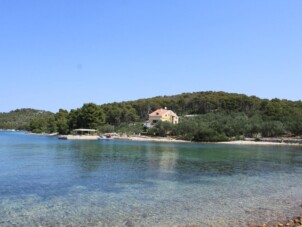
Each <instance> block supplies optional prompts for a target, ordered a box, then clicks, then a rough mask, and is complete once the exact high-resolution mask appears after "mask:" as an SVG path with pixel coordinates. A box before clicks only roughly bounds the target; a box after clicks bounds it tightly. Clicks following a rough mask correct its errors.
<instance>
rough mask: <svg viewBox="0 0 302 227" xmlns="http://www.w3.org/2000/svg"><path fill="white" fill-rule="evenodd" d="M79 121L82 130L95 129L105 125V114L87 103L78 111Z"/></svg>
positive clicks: (97, 107) (94, 105) (99, 108)
mask: <svg viewBox="0 0 302 227" xmlns="http://www.w3.org/2000/svg"><path fill="white" fill-rule="evenodd" d="M79 119H80V121H79V123H80V125H81V127H82V128H90V129H96V128H98V127H100V126H101V125H103V124H104V123H105V113H104V111H103V109H102V108H101V107H100V106H98V105H96V104H94V103H87V104H84V105H83V106H82V108H81V109H80V113H79Z"/></svg>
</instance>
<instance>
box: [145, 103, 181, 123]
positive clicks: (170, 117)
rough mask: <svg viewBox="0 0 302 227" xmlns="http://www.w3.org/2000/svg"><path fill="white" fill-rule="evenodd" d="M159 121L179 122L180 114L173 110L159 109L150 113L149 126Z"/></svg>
mask: <svg viewBox="0 0 302 227" xmlns="http://www.w3.org/2000/svg"><path fill="white" fill-rule="evenodd" d="M159 121H168V122H170V123H172V124H178V116H177V115H176V113H174V112H173V111H172V110H167V108H166V107H165V109H157V110H155V111H154V112H152V113H150V114H149V120H148V122H147V124H146V125H147V127H148V126H149V127H152V126H153V125H155V124H156V123H157V122H159Z"/></svg>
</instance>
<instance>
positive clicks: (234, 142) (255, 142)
mask: <svg viewBox="0 0 302 227" xmlns="http://www.w3.org/2000/svg"><path fill="white" fill-rule="evenodd" d="M217 144H232V145H265V146H302V144H301V143H286V142H269V141H249V140H234V141H225V142H217Z"/></svg>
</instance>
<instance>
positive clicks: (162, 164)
mask: <svg viewBox="0 0 302 227" xmlns="http://www.w3.org/2000/svg"><path fill="white" fill-rule="evenodd" d="M301 205H302V147H301V146H247V145H225V144H202V143H160V142H135V141H123V140H99V141H71V140H58V139H57V138H56V137H47V136H40V135H31V134H28V133H25V132H7V131H2V132H0V226H1V227H2V226H4V227H6V226H181V225H185V226H214V227H215V226H219V227H220V226H222V227H223V226H249V225H252V224H261V223H268V222H270V221H273V220H283V219H286V218H288V217H292V216H295V215H299V214H301V213H302V207H301Z"/></svg>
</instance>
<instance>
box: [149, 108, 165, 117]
mask: <svg viewBox="0 0 302 227" xmlns="http://www.w3.org/2000/svg"><path fill="white" fill-rule="evenodd" d="M169 111H170V110H166V109H157V110H155V111H154V112H152V113H150V114H149V116H150V117H153V116H163V115H164V114H165V113H167V112H169Z"/></svg>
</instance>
